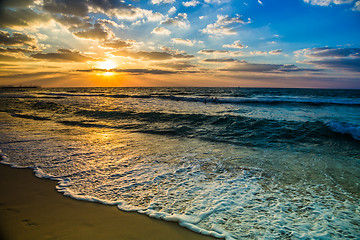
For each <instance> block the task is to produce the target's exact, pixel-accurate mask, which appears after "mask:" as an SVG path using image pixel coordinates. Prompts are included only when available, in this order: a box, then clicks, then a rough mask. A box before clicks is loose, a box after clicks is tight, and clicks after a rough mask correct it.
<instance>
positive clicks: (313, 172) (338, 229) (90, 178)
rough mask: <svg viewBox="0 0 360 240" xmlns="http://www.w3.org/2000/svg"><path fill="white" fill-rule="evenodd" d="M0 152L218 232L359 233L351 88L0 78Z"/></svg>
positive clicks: (357, 137) (143, 209) (97, 197)
mask: <svg viewBox="0 0 360 240" xmlns="http://www.w3.org/2000/svg"><path fill="white" fill-rule="evenodd" d="M0 102H1V104H0V133H1V135H0V149H1V150H2V153H1V155H2V163H4V164H8V165H11V166H13V167H19V168H32V169H33V170H34V172H35V174H36V176H38V177H41V178H51V179H55V180H57V181H58V185H57V190H58V191H59V192H61V193H63V194H65V195H67V196H70V197H73V198H75V199H81V200H86V201H95V202H100V203H103V204H111V205H117V206H118V208H119V209H121V210H124V211H136V212H139V213H143V214H147V215H149V216H151V217H154V218H159V219H164V220H166V221H175V222H178V223H179V224H180V225H181V226H184V227H187V228H189V229H191V230H193V231H195V232H199V233H202V234H206V235H211V236H214V237H218V238H225V239H228V240H229V239H284V238H288V239H346V238H349V239H350V238H352V239H359V238H360V201H359V198H360V90H320V89H318V90H316V89H260V88H258V89H251V88H71V89H70V88H59V89H46V88H45V89H43V88H33V89H16V88H13V89H11V88H8V89H2V90H1V92H0Z"/></svg>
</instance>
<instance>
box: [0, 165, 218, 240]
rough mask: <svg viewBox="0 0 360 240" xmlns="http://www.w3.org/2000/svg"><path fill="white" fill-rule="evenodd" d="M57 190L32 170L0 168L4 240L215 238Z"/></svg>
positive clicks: (1, 233) (0, 217) (0, 236)
mask: <svg viewBox="0 0 360 240" xmlns="http://www.w3.org/2000/svg"><path fill="white" fill-rule="evenodd" d="M55 185H56V182H55V181H51V180H44V179H39V178H36V177H35V176H34V174H33V172H32V171H31V170H29V169H13V168H10V167H9V166H5V165H1V164H0V239H1V240H2V239H3V240H15V239H16V240H17V239H18V240H30V239H31V240H33V239H36V240H42V239H64V240H68V239H69V240H70V239H74V240H75V239H76V240H82V239H84V240H85V239H86V240H91V239H93V240H95V239H98V240H117V239H121V240H128V239H139V240H140V239H146V240H152V239H156V240H162V239H163V240H180V239H184V240H185V239H186V240H195V239H198V240H205V239H213V238H210V237H207V236H203V235H200V234H196V233H193V232H191V231H189V230H187V229H185V228H182V227H180V226H178V225H177V224H176V223H171V222H165V221H161V220H156V219H151V218H149V217H147V216H144V215H140V214H137V213H129V212H123V211H120V210H118V209H117V208H116V207H115V206H106V205H102V204H99V203H91V202H85V201H79V200H74V199H71V198H69V197H65V196H63V195H62V194H60V193H58V192H56V190H55Z"/></svg>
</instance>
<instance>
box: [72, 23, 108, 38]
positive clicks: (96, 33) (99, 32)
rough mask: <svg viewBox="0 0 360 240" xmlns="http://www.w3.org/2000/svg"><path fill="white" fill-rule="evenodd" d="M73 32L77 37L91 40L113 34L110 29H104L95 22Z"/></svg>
mask: <svg viewBox="0 0 360 240" xmlns="http://www.w3.org/2000/svg"><path fill="white" fill-rule="evenodd" d="M73 34H74V35H75V36H77V37H79V38H86V39H93V40H104V39H108V38H110V37H111V36H113V33H112V32H111V30H109V29H104V28H103V27H102V26H101V24H99V23H95V24H94V27H93V28H90V29H86V30H83V31H78V32H74V33H73Z"/></svg>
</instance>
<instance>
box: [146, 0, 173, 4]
mask: <svg viewBox="0 0 360 240" xmlns="http://www.w3.org/2000/svg"><path fill="white" fill-rule="evenodd" d="M174 2H175V0H151V3H152V4H160V3H174Z"/></svg>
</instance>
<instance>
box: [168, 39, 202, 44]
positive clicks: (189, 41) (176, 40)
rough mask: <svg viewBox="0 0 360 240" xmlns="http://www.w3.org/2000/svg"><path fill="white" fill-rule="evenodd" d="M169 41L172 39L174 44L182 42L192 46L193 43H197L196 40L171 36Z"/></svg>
mask: <svg viewBox="0 0 360 240" xmlns="http://www.w3.org/2000/svg"><path fill="white" fill-rule="evenodd" d="M171 41H173V42H174V43H176V44H182V45H187V46H194V44H195V43H197V41H196V40H190V39H181V38H172V39H171Z"/></svg>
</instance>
